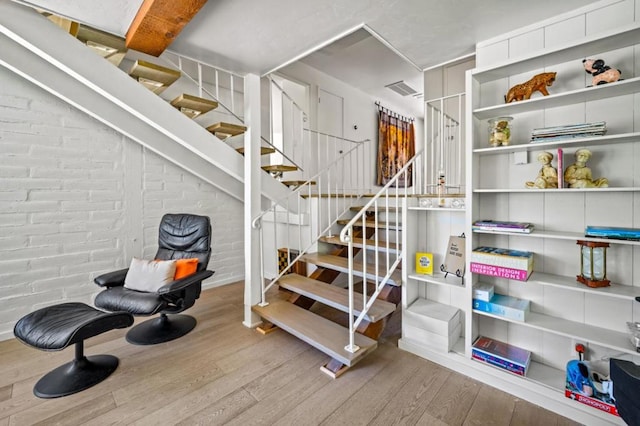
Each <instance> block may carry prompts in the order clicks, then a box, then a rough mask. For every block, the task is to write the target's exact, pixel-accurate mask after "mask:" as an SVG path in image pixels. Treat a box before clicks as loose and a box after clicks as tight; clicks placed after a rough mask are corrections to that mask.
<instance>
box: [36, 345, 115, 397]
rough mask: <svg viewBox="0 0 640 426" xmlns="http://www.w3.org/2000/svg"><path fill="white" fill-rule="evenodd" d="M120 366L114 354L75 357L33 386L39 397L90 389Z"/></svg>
mask: <svg viewBox="0 0 640 426" xmlns="http://www.w3.org/2000/svg"><path fill="white" fill-rule="evenodd" d="M116 368H118V358H116V357H115V356H113V355H93V356H89V357H82V358H80V359H74V360H73V361H71V362H68V363H66V364H64V365H61V366H60V367H58V368H56V369H55V370H52V371H50V372H49V373H47V374H45V375H44V376H43V377H42V378H41V379H40V380H38V382H37V383H36V385H35V386H34V388H33V393H34V395H35V396H37V397H39V398H59V397H61V396H67V395H71V394H74V393H76V392H80V391H83V390H85V389H88V388H90V387H92V386H94V385H97V384H98V383H100V382H102V381H103V380H104V379H106V378H107V377H109V376H110V375H111V373H113V372H114V371H115V370H116Z"/></svg>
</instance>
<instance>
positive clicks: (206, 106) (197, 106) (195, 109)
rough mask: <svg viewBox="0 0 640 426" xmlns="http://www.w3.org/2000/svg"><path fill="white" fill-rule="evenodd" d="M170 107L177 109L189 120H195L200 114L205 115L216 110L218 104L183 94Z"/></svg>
mask: <svg viewBox="0 0 640 426" xmlns="http://www.w3.org/2000/svg"><path fill="white" fill-rule="evenodd" d="M171 105H172V106H174V107H176V108H178V109H179V110H180V111H181V112H182V113H184V114H185V115H187V116H188V117H191V118H196V117H197V116H199V115H200V114H205V113H207V112H209V111H211V110H213V109H216V108H218V102H216V101H212V100H210V99H205V98H200V97H198V96H193V95H189V94H187V93H183V94H182V95H180V96H178V97H177V98H175V99H174V100H172V101H171Z"/></svg>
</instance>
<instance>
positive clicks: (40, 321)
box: [13, 303, 133, 398]
mask: <svg viewBox="0 0 640 426" xmlns="http://www.w3.org/2000/svg"><path fill="white" fill-rule="evenodd" d="M131 324H133V316H132V315H131V314H129V313H127V312H113V313H111V312H103V311H100V310H98V309H95V308H92V307H91V306H88V305H85V304H84V303H62V304H60V305H54V306H49V307H46V308H42V309H39V310H37V311H34V312H31V313H30V314H28V315H26V316H24V317H22V318H21V319H20V320H19V321H18V322H17V323H16V326H15V327H14V329H13V334H14V335H15V336H16V338H17V339H18V340H20V341H21V342H23V343H26V344H27V345H29V346H33V347H34V348H37V349H40V350H43V351H60V350H62V349H64V348H66V347H67V346H69V345H71V344H72V343H75V345H76V354H75V359H74V360H73V361H71V362H68V363H66V364H64V365H61V366H60V367H58V368H56V369H55V370H52V371H50V372H49V373H47V374H46V375H44V376H43V377H42V378H41V379H40V380H38V383H36V385H35V386H34V388H33V393H34V394H35V395H36V396H38V397H40V398H57V397H60V396H66V395H71V394H74V393H76V392H80V391H82V390H84V389H87V388H90V387H91V386H93V385H95V384H98V383H100V382H101V381H103V380H104V379H106V378H107V377H109V375H110V374H111V373H113V372H114V371H115V369H116V368H117V367H118V358H116V357H115V356H113V355H94V356H90V357H85V356H84V346H83V343H84V339H86V338H89V337H93V336H97V335H98V334H101V333H104V332H105V331H109V330H112V329H114V328H125V327H129V326H130V325H131Z"/></svg>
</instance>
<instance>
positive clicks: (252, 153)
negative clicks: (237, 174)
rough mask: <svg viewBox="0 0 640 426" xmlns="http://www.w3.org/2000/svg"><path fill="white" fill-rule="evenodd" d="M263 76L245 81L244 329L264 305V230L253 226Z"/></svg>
mask: <svg viewBox="0 0 640 426" xmlns="http://www.w3.org/2000/svg"><path fill="white" fill-rule="evenodd" d="M260 113H261V112H260V76H259V75H256V74H248V75H246V76H245V78H244V118H245V124H246V125H247V131H246V132H245V134H244V183H245V184H244V223H245V226H244V253H245V259H246V261H245V263H244V264H245V267H244V268H245V285H244V322H243V324H244V326H245V327H255V326H256V325H258V324H259V323H260V317H259V316H258V315H257V314H255V313H253V311H252V310H251V307H252V306H253V305H255V304H257V303H258V302H260V301H261V298H262V295H261V293H262V291H261V289H262V283H261V282H260V274H261V272H260V270H259V268H258V265H257V263H258V259H260V258H261V253H260V250H262V247H261V246H260V244H259V239H260V230H258V229H256V228H254V227H253V226H252V222H253V218H255V217H257V216H258V215H259V214H260V210H261V205H260V201H261V200H260V188H261V184H260V177H261V173H260V136H261V135H260V127H261V126H260V123H261V120H260Z"/></svg>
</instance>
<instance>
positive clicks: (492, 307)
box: [473, 294, 530, 321]
mask: <svg viewBox="0 0 640 426" xmlns="http://www.w3.org/2000/svg"><path fill="white" fill-rule="evenodd" d="M473 309H476V310H478V311H482V312H487V313H489V314H493V315H498V316H501V317H504V318H508V319H512V320H515V321H526V320H527V314H528V313H529V310H530V302H529V301H528V300H525V299H518V298H517V297H512V296H506V295H504V294H495V295H494V296H493V297H492V298H491V300H490V301H488V302H487V301H484V300H480V299H473Z"/></svg>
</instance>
